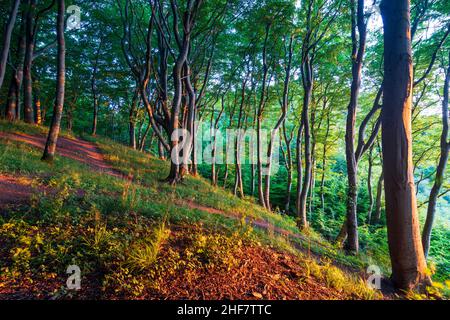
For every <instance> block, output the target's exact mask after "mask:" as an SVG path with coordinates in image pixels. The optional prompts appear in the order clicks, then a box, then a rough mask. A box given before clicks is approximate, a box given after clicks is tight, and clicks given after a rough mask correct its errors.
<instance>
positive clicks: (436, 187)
mask: <svg viewBox="0 0 450 320" xmlns="http://www.w3.org/2000/svg"><path fill="white" fill-rule="evenodd" d="M449 86H450V53H449V62H448V68H447V72H446V75H445V81H444V100H443V101H442V133H441V154H440V157H439V163H438V166H437V170H436V177H435V178H434V184H433V187H432V188H431V192H430V197H429V200H428V210H427V218H426V220H425V225H424V227H423V232H422V243H423V251H424V254H425V257H427V256H428V251H429V250H430V241H431V231H432V229H433V221H434V216H435V212H436V202H437V199H438V196H439V191H440V190H441V187H442V183H443V182H444V174H445V169H446V168H447V162H448V153H449V150H450V142H449V141H448V140H447V139H448V101H449Z"/></svg>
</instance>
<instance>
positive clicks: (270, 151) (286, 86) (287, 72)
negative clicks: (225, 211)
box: [264, 35, 294, 210]
mask: <svg viewBox="0 0 450 320" xmlns="http://www.w3.org/2000/svg"><path fill="white" fill-rule="evenodd" d="M293 41H294V35H291V36H290V38H289V45H288V51H287V57H286V60H287V63H286V67H285V77H284V83H283V99H282V101H281V116H280V118H279V119H278V121H277V123H276V124H275V127H274V129H273V130H272V133H271V136H270V141H269V146H268V148H267V174H266V181H265V182H266V184H265V189H264V202H265V203H266V207H267V209H269V210H272V206H271V203H270V180H271V178H272V176H271V173H272V154H273V148H274V142H275V137H277V136H278V131H279V130H280V127H281V125H282V124H283V123H284V120H285V119H286V115H287V109H288V103H289V101H288V99H289V83H290V81H291V65H292V54H293V46H292V43H293Z"/></svg>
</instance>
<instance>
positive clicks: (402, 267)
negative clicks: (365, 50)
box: [380, 0, 430, 289]
mask: <svg viewBox="0 0 450 320" xmlns="http://www.w3.org/2000/svg"><path fill="white" fill-rule="evenodd" d="M380 9H381V15H382V18H383V24H384V82H383V84H384V85H383V87H384V91H383V109H382V146H383V170H384V189H385V197H386V222H387V233H388V242H389V252H390V256H391V264H392V280H393V282H394V284H395V285H396V286H397V287H398V288H401V289H412V288H415V287H417V286H418V285H421V284H427V283H429V281H430V279H429V277H428V276H427V265H426V261H425V255H424V252H423V247H422V241H421V238H420V230H419V219H418V214H417V203H416V196H415V186H414V177H413V161H412V139H411V105H412V85H413V83H412V82H413V72H412V71H413V68H412V52H411V31H410V1H409V0H398V1H390V0H383V1H382V2H381V5H380Z"/></svg>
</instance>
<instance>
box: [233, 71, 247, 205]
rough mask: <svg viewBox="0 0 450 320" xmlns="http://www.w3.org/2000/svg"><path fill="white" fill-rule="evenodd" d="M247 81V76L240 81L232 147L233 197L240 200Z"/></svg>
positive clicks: (242, 189)
mask: <svg viewBox="0 0 450 320" xmlns="http://www.w3.org/2000/svg"><path fill="white" fill-rule="evenodd" d="M247 80H248V74H247V75H246V76H245V78H244V79H243V81H242V91H241V104H240V106H239V116H238V124H237V136H236V140H235V145H234V160H235V163H236V170H235V180H234V195H237V194H238V193H239V196H240V197H241V198H243V197H244V186H243V183H242V165H241V142H242V122H243V118H245V116H244V112H245V111H244V107H245V90H246V88H247Z"/></svg>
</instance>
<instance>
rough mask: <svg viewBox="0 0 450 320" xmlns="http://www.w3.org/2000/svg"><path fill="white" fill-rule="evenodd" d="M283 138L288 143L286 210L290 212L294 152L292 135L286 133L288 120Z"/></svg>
mask: <svg viewBox="0 0 450 320" xmlns="http://www.w3.org/2000/svg"><path fill="white" fill-rule="evenodd" d="M283 139H284V142H285V144H286V152H285V153H283V154H285V163H286V170H287V183H286V200H285V204H284V211H285V212H286V213H289V210H290V207H291V192H292V152H291V141H292V135H291V137H290V138H288V136H287V133H286V121H284V122H283Z"/></svg>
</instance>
